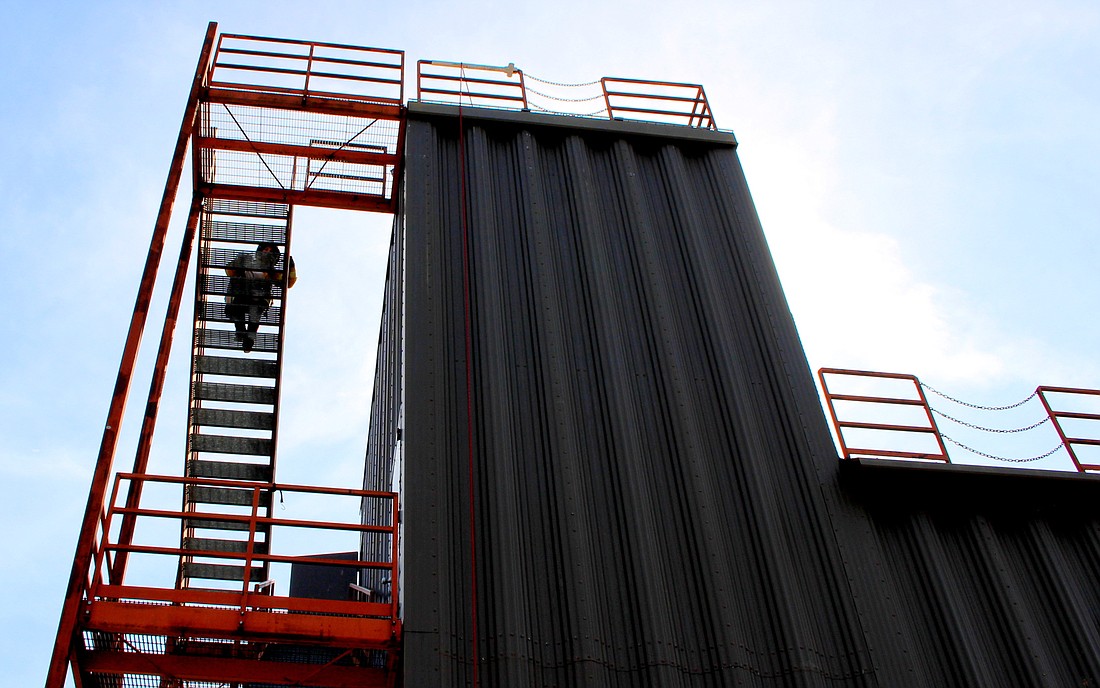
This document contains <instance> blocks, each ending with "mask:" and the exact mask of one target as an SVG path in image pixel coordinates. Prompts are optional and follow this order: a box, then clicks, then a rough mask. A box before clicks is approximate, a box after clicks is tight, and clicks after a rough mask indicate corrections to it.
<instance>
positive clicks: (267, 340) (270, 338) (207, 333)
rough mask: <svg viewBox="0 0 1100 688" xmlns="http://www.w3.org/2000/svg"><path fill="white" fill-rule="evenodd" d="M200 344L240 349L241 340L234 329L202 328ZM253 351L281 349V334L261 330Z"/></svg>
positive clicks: (206, 346) (271, 351) (215, 347)
mask: <svg viewBox="0 0 1100 688" xmlns="http://www.w3.org/2000/svg"><path fill="white" fill-rule="evenodd" d="M199 342H200V346H202V347H204V348H207V349H238V350H239V349H240V348H241V341H240V340H239V339H237V333H236V332H234V331H233V330H206V329H204V330H200V331H199ZM252 350H253V351H265V352H268V353H274V352H276V351H278V350H279V335H278V334H276V333H274V332H259V333H257V334H256V341H255V343H254V344H253V345H252Z"/></svg>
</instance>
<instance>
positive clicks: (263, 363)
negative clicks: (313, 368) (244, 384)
mask: <svg viewBox="0 0 1100 688" xmlns="http://www.w3.org/2000/svg"><path fill="white" fill-rule="evenodd" d="M277 370H278V366H277V365H276V363H275V361H271V360H267V359H262V358H231V357H229V356H196V357H195V372H196V373H203V374H207V375H230V376H234V377H260V378H274V377H275V373H276V372H277Z"/></svg>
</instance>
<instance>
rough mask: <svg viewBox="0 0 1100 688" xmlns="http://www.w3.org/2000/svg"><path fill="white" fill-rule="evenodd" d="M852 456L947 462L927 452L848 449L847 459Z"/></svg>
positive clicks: (939, 455) (940, 455)
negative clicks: (862, 455) (868, 455)
mask: <svg viewBox="0 0 1100 688" xmlns="http://www.w3.org/2000/svg"><path fill="white" fill-rule="evenodd" d="M853 454H870V455H873V456H893V457H896V458H899V459H929V460H933V459H934V460H937V461H947V456H946V455H944V454H929V453H927V452H903V451H892V450H889V449H848V453H847V457H848V458H852V455H853Z"/></svg>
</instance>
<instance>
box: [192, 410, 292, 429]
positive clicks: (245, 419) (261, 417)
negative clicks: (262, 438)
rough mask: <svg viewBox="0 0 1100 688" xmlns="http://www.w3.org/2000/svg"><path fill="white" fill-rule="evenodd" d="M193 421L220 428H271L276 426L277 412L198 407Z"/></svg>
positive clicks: (196, 423)
mask: <svg viewBox="0 0 1100 688" xmlns="http://www.w3.org/2000/svg"><path fill="white" fill-rule="evenodd" d="M192 422H193V423H194V424H195V425H204V426H205V425H209V426H214V427H219V428H241V429H247V430H271V429H272V428H273V427H275V414H273V413H262V412H260V411H231V410H226V409H210V408H197V409H195V413H194V416H193V417H192Z"/></svg>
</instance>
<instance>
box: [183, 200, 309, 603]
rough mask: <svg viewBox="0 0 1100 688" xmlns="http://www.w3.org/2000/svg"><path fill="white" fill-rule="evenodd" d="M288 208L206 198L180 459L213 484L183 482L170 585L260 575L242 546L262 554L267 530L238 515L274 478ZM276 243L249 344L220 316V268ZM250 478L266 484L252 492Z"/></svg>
mask: <svg viewBox="0 0 1100 688" xmlns="http://www.w3.org/2000/svg"><path fill="white" fill-rule="evenodd" d="M291 217H292V212H291V206H289V205H286V204H281V203H269V202H256V201H238V200H226V199H219V198H208V199H206V201H205V208H204V213H203V218H202V228H201V229H202V231H201V234H200V239H199V260H198V262H197V278H196V281H195V323H194V334H193V338H192V349H193V351H192V369H191V390H190V411H189V413H188V433H187V434H188V443H187V444H188V446H187V458H186V465H185V473H184V474H185V475H186V476H187V477H194V478H204V479H212V480H216V481H218V483H217V484H216V485H212V486H205V485H204V486H199V485H189V486H187V487H186V489H185V490H184V496H183V501H184V503H183V509H184V511H185V512H193V513H194V514H195V517H194V518H188V519H186V520H185V521H184V523H183V528H182V533H181V542H180V546H181V549H183V550H184V551H186V552H187V554H185V555H184V556H183V557H182V559H181V561H180V568H179V572H178V576H177V587H179V588H198V589H213V590H219V589H227V588H236V589H240V588H241V586H242V585H244V586H247V585H248V584H249V583H260V582H262V581H265V580H267V579H268V577H269V576H268V565H267V563H266V562H264V561H259V562H256V561H255V560H252V561H247V559H248V558H249V552H251V555H253V556H263V555H265V554H267V553H268V551H269V539H270V535H271V533H270V528H269V526H266V525H264V524H259V525H257V526H256V527H255V528H254V531H253V532H254V533H255V535H254V538H253V542H252V547H251V550H250V548H249V547H248V538H249V531H250V528H249V524H248V522H247V521H246V520H242V518H241V517H246V516H247V517H251V516H253V515H254V516H257V517H260V518H266V517H270V515H271V514H270V510H271V497H272V490H271V487H270V486H272V485H273V484H274V481H275V456H276V437H277V433H278V418H279V380H280V370H281V366H280V358H281V354H282V343H283V336H282V335H283V328H284V325H285V308H284V303H285V298H284V296H285V293H284V292H285V288H286V280H285V272H286V271H285V266H286V264H287V262H288V258H287V256H288V255H289V245H290V226H291ZM265 242H270V243H273V244H275V245H277V246H278V247H279V249H280V253H281V257H280V259H279V262H278V263H277V264H276V266H275V275H277V276H278V279H276V280H274V281H273V283H272V286H271V303H270V306H269V307H268V308H267V310H266V311H265V312H264V313H263V314H262V316H261V319H260V326H259V330H258V331H257V332H256V333H255V336H254V344H253V346H252V349H251V351H248V352H246V351H244V347H243V340H242V338H241V336H240V335H239V334H238V333H237V331H236V328H235V325H234V323H233V321H232V319H231V318H230V317H229V315H228V314H227V313H226V301H227V297H228V296H229V292H230V278H229V276H228V274H227V273H226V267H227V266H228V265H229V263H230V262H231V261H233V260H234V259H235V258H237V257H238V256H240V255H243V254H250V253H253V252H254V251H255V250H256V248H257V246H258V245H259V244H260V243H265ZM257 485H263V486H267V488H266V489H262V490H259V491H256V490H255V489H254V488H255V487H256V486H257Z"/></svg>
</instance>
